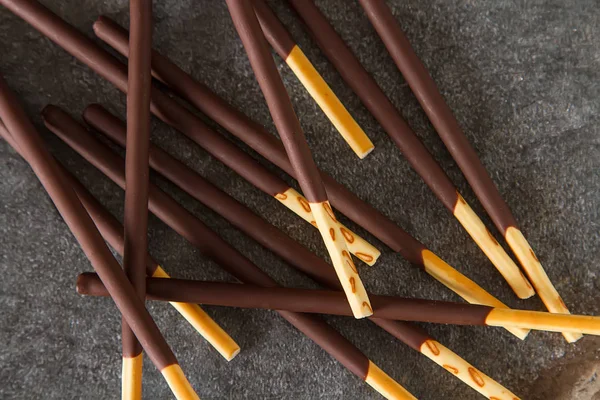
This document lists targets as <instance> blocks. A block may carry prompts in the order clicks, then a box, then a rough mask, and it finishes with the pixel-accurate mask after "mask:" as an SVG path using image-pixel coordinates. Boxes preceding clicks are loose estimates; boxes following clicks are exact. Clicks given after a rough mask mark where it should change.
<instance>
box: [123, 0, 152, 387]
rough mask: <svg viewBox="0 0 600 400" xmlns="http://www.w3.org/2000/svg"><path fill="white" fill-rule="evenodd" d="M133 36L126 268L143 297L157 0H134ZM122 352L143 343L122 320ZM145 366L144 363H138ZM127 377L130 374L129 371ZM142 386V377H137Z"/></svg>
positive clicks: (128, 353) (136, 350)
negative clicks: (153, 0)
mask: <svg viewBox="0 0 600 400" xmlns="http://www.w3.org/2000/svg"><path fill="white" fill-rule="evenodd" d="M129 15H130V20H129V26H130V32H131V33H130V40H131V43H133V48H134V51H132V52H131V54H130V58H129V66H128V67H129V70H128V76H129V77H131V79H129V81H128V83H127V121H128V122H127V131H128V132H129V135H128V137H129V148H130V149H131V151H128V152H127V154H126V155H125V177H126V180H127V190H126V191H125V216H124V218H123V225H124V230H125V242H124V252H123V269H124V270H125V273H126V274H127V277H128V278H129V281H130V282H131V284H132V285H133V287H134V288H135V290H136V292H137V294H138V296H139V297H140V298H141V299H144V298H145V292H146V288H145V284H146V268H145V264H146V257H147V255H148V253H147V250H148V234H147V231H148V170H149V168H148V143H149V141H150V87H151V83H152V75H151V67H150V61H151V58H150V57H151V51H152V0H130V1H129ZM122 342H123V357H128V358H134V357H137V356H139V355H140V354H141V353H142V346H141V345H140V343H139V342H138V340H137V339H136V337H135V335H134V334H133V332H132V330H131V329H130V328H129V326H127V323H126V322H125V321H123V324H122ZM139 365H140V367H141V363H140V364H139ZM124 378H125V379H128V378H130V377H124ZM135 384H136V386H139V387H138V389H139V390H140V391H141V380H140V381H139V382H136V383H135Z"/></svg>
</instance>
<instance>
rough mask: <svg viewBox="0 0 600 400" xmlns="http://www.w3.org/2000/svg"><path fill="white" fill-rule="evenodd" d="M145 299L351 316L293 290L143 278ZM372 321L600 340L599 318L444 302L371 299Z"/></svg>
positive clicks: (91, 282)
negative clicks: (511, 327) (561, 334)
mask: <svg viewBox="0 0 600 400" xmlns="http://www.w3.org/2000/svg"><path fill="white" fill-rule="evenodd" d="M147 285H148V286H149V288H150V289H149V290H148V293H149V295H148V298H149V299H151V300H161V301H185V302H194V303H199V304H205V305H215V306H227V307H240V308H261V309H270V310H286V311H293V312H302V313H316V314H332V315H344V316H352V310H351V309H350V307H349V306H348V303H347V302H345V301H344V295H343V293H342V292H334V291H327V290H314V289H295V288H283V287H278V288H268V289H265V288H261V287H258V286H251V285H239V284H235V283H223V282H203V281H193V280H184V279H175V280H173V279H170V280H168V281H163V280H162V279H156V278H154V279H152V278H148V283H147ZM77 291H78V292H79V293H80V294H89V295H94V296H107V295H108V292H106V289H105V288H104V286H103V285H102V282H101V281H100V279H99V278H98V276H97V275H96V274H94V273H85V274H81V275H79V277H78V278H77ZM370 297H371V304H372V305H373V317H374V318H385V319H392V320H400V321H418V322H429V323H438V324H453V325H474V326H501V325H502V324H504V325H514V326H519V327H524V328H527V329H535V330H541V331H548V332H574V333H580V334H589V335H596V336H598V335H600V317H596V316H592V315H571V314H553V313H548V312H543V311H528V310H506V309H496V308H493V307H489V306H483V305H474V304H464V303H454V302H449V301H437V300H424V299H413V298H405V297H397V296H380V295H374V294H371V295H370Z"/></svg>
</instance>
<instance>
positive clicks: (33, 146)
mask: <svg viewBox="0 0 600 400" xmlns="http://www.w3.org/2000/svg"><path fill="white" fill-rule="evenodd" d="M18 3H19V4H20V2H18ZM0 119H2V121H3V122H4V124H5V125H6V128H7V129H8V131H9V132H10V134H11V135H12V137H13V139H14V141H15V142H16V143H17V145H18V147H19V149H20V151H21V152H22V153H23V156H24V157H25V159H26V160H27V161H28V162H29V165H30V166H31V168H32V169H33V171H34V172H35V174H36V176H37V177H38V179H39V180H40V182H41V183H42V185H43V186H44V188H45V189H46V192H48V195H49V196H50V197H51V199H52V201H53V202H54V204H55V205H56V207H57V209H58V210H59V212H60V214H61V215H62V217H63V218H64V220H65V222H66V223H67V225H68V226H69V229H71V232H73V235H74V236H75V238H76V239H77V241H78V242H79V243H80V245H81V247H82V249H83V251H84V252H85V254H86V256H87V257H88V259H89V260H90V262H91V263H92V266H93V267H94V269H95V270H96V272H98V274H99V276H100V277H101V279H102V281H103V283H104V284H105V285H106V288H107V289H108V291H109V293H110V295H111V297H112V299H113V300H114V302H115V303H116V305H117V307H118V308H119V311H121V314H123V316H124V317H125V319H126V320H127V323H128V324H129V326H130V327H131V328H132V329H133V331H134V333H135V335H136V337H137V338H138V340H139V341H140V343H141V344H142V346H143V347H144V349H145V350H146V352H147V353H148V356H149V357H150V359H151V360H152V362H153V363H154V365H156V367H157V368H158V369H159V370H160V371H161V373H162V375H163V377H164V378H165V380H166V381H167V383H168V384H169V386H170V387H171V390H172V391H173V393H174V394H175V395H176V396H177V398H179V399H196V398H198V396H197V395H196V393H195V392H194V389H192V387H191V386H190V384H189V382H188V381H187V379H186V377H185V375H184V374H183V371H182V370H181V367H180V366H179V364H178V363H177V359H176V358H175V355H174V354H173V352H172V351H171V349H170V348H169V346H168V344H167V343H166V341H165V339H164V338H163V337H162V335H161V333H160V331H159V330H158V327H157V326H156V324H155V323H154V321H153V320H152V317H151V316H150V314H148V311H146V309H145V308H144V303H143V300H142V299H140V298H139V297H138V296H137V295H136V293H135V290H134V288H133V287H132V286H131V283H129V281H128V279H127V276H126V275H125V272H123V270H122V269H121V267H120V265H119V263H117V261H116V260H115V258H114V257H113V255H112V254H111V252H110V250H109V249H108V247H107V246H106V244H105V243H104V240H102V236H101V235H100V233H99V232H98V229H96V226H95V225H94V223H93V221H92V220H91V218H90V217H89V215H88V214H87V212H86V211H85V209H84V208H83V206H82V205H81V202H80V201H79V199H78V198H77V195H76V194H75V192H74V191H73V189H72V188H70V187H69V185H68V183H67V182H66V181H65V180H63V179H62V177H61V173H60V169H59V168H58V166H57V164H56V161H55V160H54V158H52V156H51V155H50V153H48V151H47V150H46V148H45V147H44V144H43V141H42V139H41V137H40V136H39V134H38V133H37V131H36V130H35V128H34V127H33V125H32V124H31V122H30V121H29V120H28V118H27V116H26V115H25V112H24V111H23V109H22V108H21V107H20V106H19V102H18V100H17V98H16V96H15V95H14V94H13V93H12V92H11V91H10V89H9V88H8V85H7V84H6V82H5V81H4V78H2V77H1V76H0Z"/></svg>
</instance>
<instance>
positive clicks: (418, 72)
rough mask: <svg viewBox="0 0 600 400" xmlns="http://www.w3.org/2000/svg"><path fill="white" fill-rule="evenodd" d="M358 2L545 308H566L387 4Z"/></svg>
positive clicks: (569, 335)
mask: <svg viewBox="0 0 600 400" xmlns="http://www.w3.org/2000/svg"><path fill="white" fill-rule="evenodd" d="M360 3H361V5H362V7H363V8H364V10H365V12H366V14H367V16H368V17H369V20H370V21H371V23H372V24H373V27H375V29H376V30H377V33H378V34H379V36H380V37H381V39H382V41H383V43H384V44H385V46H386V47H387V49H388V51H389V53H390V55H391V56H392V58H393V59H394V62H395V63H396V65H397V66H398V69H399V70H400V72H402V75H403V76H404V78H405V79H406V82H407V83H408V84H409V86H410V88H411V89H412V91H413V93H414V94H415V96H416V97H417V99H418V100H419V103H421V106H422V107H423V110H425V113H427V116H428V117H429V120H430V121H431V123H432V124H433V126H434V127H435V129H436V131H437V132H438V134H439V136H440V138H441V139H442V141H443V142H444V144H445V145H446V147H447V148H448V150H449V151H450V153H451V154H452V157H453V158H454V160H456V163H457V164H458V166H459V167H460V169H461V171H462V172H463V174H464V175H465V177H466V178H467V180H468V181H469V184H470V185H471V187H472V188H473V191H474V192H475V194H476V195H477V198H478V199H479V201H480V202H481V204H482V205H483V207H484V208H485V210H486V211H487V213H488V214H489V216H490V217H491V218H492V221H494V223H495V225H496V227H497V228H498V230H499V231H500V232H501V233H502V234H503V235H504V238H505V239H506V242H507V243H508V245H509V246H510V248H511V249H512V251H513V252H514V253H515V255H516V256H517V258H518V259H519V262H520V263H521V265H522V266H523V269H524V270H525V273H526V274H527V276H528V277H529V280H530V281H531V283H532V284H533V286H534V287H535V290H536V291H537V293H538V295H539V296H540V299H541V300H542V301H543V302H544V304H545V305H546V307H547V308H548V310H549V311H550V312H556V313H562V314H564V313H568V312H569V310H568V309H567V306H566V305H565V303H564V302H563V300H562V299H561V297H560V295H559V294H558V291H557V290H556V289H555V288H554V285H553V284H552V282H551V281H550V278H549V277H548V275H547V274H546V272H545V271H544V268H543V267H542V264H541V263H540V261H539V260H538V258H537V257H536V255H535V253H534V252H533V250H532V249H531V246H530V245H529V243H528V242H527V240H526V239H525V236H523V233H522V232H521V230H520V229H519V228H518V225H517V221H516V220H515V218H514V216H513V215H512V213H511V211H510V208H509V207H508V204H506V202H505V201H504V199H503V198H502V196H501V195H500V192H499V191H498V188H497V187H496V185H495V184H494V182H493V181H492V178H491V177H490V175H489V174H488V172H487V171H486V169H485V167H484V166H483V164H482V163H481V160H479V157H478V156H477V153H476V152H475V149H473V146H471V144H470V143H469V140H468V139H467V137H466V136H465V134H464V132H463V131H462V129H461V128H460V125H459V124H458V121H457V120H456V118H455V117H454V114H453V113H452V111H451V110H450V108H449V107H448V105H447V104H446V102H445V101H444V98H443V97H442V95H441V93H440V92H439V90H438V88H437V86H436V84H435V82H434V81H433V79H432V78H431V76H430V75H429V73H428V72H427V70H426V69H425V66H424V65H423V63H422V62H421V60H419V58H418V57H417V55H416V54H415V52H414V50H413V49H412V47H411V45H410V43H409V42H408V39H407V38H406V36H405V35H404V32H402V29H401V28H400V25H399V24H398V22H397V21H396V19H395V18H394V16H393V15H392V13H391V11H390V9H389V8H388V7H387V5H386V4H385V2H384V1H383V0H374V1H371V0H361V1H360ZM464 211H465V210H463V212H464ZM564 337H565V339H566V340H567V341H568V342H570V343H572V342H576V341H577V340H579V339H580V338H581V335H576V334H573V333H565V334H564Z"/></svg>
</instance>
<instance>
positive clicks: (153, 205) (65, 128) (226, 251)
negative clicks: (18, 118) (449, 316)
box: [44, 106, 414, 399]
mask: <svg viewBox="0 0 600 400" xmlns="http://www.w3.org/2000/svg"><path fill="white" fill-rule="evenodd" d="M44 122H45V124H46V126H47V127H48V128H49V129H50V130H51V131H52V132H54V133H55V134H56V135H57V136H58V137H60V138H61V139H62V140H63V141H65V142H66V143H67V144H68V145H69V146H71V147H72V148H73V149H74V150H76V151H77V152H78V153H80V154H81V155H82V156H83V157H84V158H86V159H88V161H90V162H92V164H94V165H95V166H96V167H97V168H99V169H100V170H101V171H102V172H103V173H104V174H105V175H107V176H108V177H109V178H110V179H111V180H113V181H114V182H115V183H116V184H117V185H119V186H120V187H121V188H124V185H125V179H124V168H123V160H122V159H121V158H120V157H119V156H118V155H116V154H115V153H114V152H112V151H111V150H110V149H109V148H108V147H107V146H105V145H104V144H102V143H100V142H99V141H98V140H97V139H95V138H94V137H92V136H91V135H90V134H89V133H88V132H87V131H86V130H85V128H84V127H82V126H81V125H79V124H78V123H77V122H76V121H75V120H73V119H72V118H71V117H70V116H69V115H67V114H66V113H65V112H64V111H62V110H60V109H59V108H57V107H53V106H48V107H47V108H46V112H45V113H44ZM148 207H149V210H150V211H151V212H152V213H153V214H154V215H156V216H157V217H158V218H160V219H161V220H162V221H163V222H165V223H166V224H167V225H169V226H170V227H171V228H173V229H174V230H175V231H176V232H177V233H179V234H180V235H181V236H183V237H184V238H185V239H187V240H188V241H189V242H190V243H192V244H193V245H195V246H196V247H197V248H198V249H199V250H200V251H201V252H202V253H203V254H204V255H206V256H208V257H210V258H211V259H212V260H213V261H215V262H216V263H217V264H219V265H220V266H221V267H222V268H223V269H224V270H226V271H227V272H229V273H230V274H231V275H233V276H235V277H236V278H237V279H239V280H240V281H242V282H245V283H250V284H253V285H257V286H263V287H276V286H277V283H276V282H275V281H274V280H273V279H272V278H271V277H269V276H268V275H267V274H266V273H264V272H263V271H261V270H260V269H259V268H258V267H257V266H256V265H255V264H253V263H252V262H251V261H250V260H248V259H247V258H246V257H244V256H243V255H242V254H241V253H240V252H238V251H237V250H236V249H235V248H233V247H232V246H230V245H229V243H227V242H225V241H224V240H223V239H222V238H221V237H219V236H218V235H217V234H215V233H214V232H213V231H212V230H210V229H209V228H208V227H207V226H206V225H204V224H203V223H202V222H201V221H200V220H199V219H197V218H196V217H195V216H193V215H192V214H190V213H189V212H187V211H186V210H185V209H184V208H183V207H182V206H180V205H179V204H178V203H177V202H175V201H174V200H173V199H172V198H171V197H170V196H168V195H167V194H166V193H164V192H163V191H161V190H160V189H159V188H158V187H156V186H155V185H152V184H150V187H149V203H148ZM278 312H279V314H281V315H282V316H283V317H284V318H285V319H286V320H288V321H289V322H290V323H292V324H293V325H294V326H296V327H297V328H298V329H299V330H300V331H302V332H303V333H305V334H306V335H307V336H309V337H310V338H311V339H313V340H314V341H315V342H316V343H317V344H319V345H320V346H321V347H322V348H323V349H324V350H325V351H327V352H328V353H329V354H331V355H332V356H333V357H334V358H336V359H337V360H338V361H340V362H341V363H342V364H343V365H344V366H345V367H346V368H348V369H349V370H350V371H352V372H353V373H354V374H356V375H358V376H359V377H360V378H361V379H363V380H365V381H366V382H367V383H368V384H369V385H371V386H373V387H374V388H375V389H376V390H377V391H379V392H380V393H382V394H384V395H386V396H388V398H395V399H413V398H414V397H412V395H410V393H408V392H407V391H406V390H405V389H404V388H403V387H402V386H400V385H399V384H398V383H396V382H395V381H394V380H392V379H391V378H390V377H389V376H388V375H386V374H385V373H384V372H383V371H382V370H380V369H379V368H378V367H377V366H376V365H375V364H374V363H373V362H372V361H370V360H369V359H368V358H367V357H366V356H365V355H364V354H363V353H361V352H360V350H358V349H357V348H356V347H354V346H353V345H352V344H351V343H350V342H349V341H348V340H346V339H345V338H344V337H343V336H342V335H340V334H339V333H338V332H337V331H336V330H334V329H333V328H331V327H330V326H329V325H327V324H326V323H325V322H323V321H321V320H318V319H315V318H312V317H309V316H306V315H302V314H297V313H291V312H287V311H278Z"/></svg>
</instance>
